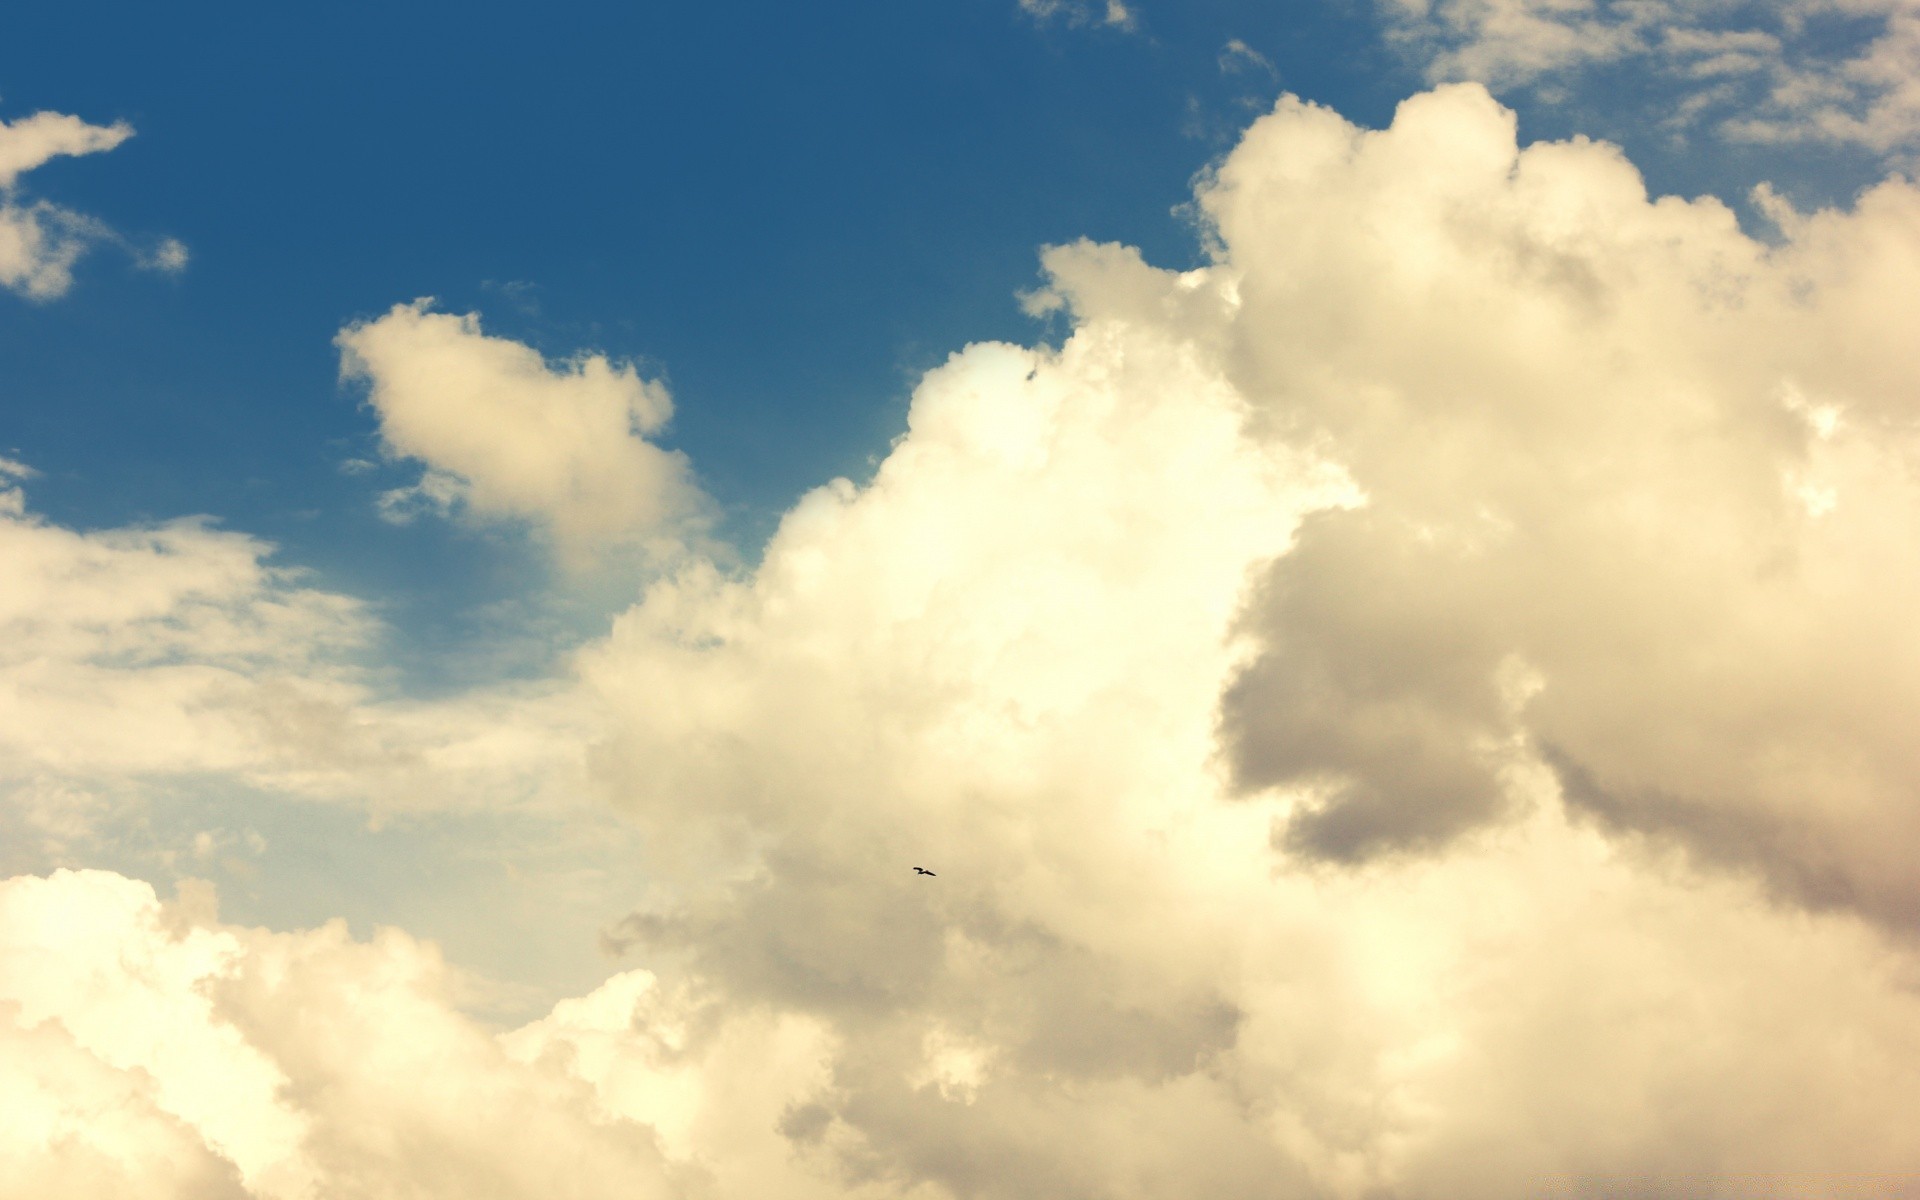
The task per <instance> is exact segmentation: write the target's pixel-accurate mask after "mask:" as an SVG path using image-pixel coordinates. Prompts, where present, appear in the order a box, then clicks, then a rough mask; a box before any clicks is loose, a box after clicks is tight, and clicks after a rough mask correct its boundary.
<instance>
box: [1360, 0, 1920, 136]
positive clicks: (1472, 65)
mask: <svg viewBox="0 0 1920 1200" xmlns="http://www.w3.org/2000/svg"><path fill="white" fill-rule="evenodd" d="M1379 6H1380V8H1381V10H1382V12H1383V16H1384V17H1385V19H1386V21H1387V24H1388V30H1389V33H1388V36H1389V39H1390V40H1391V41H1393V42H1395V43H1396V44H1398V45H1399V46H1400V48H1401V49H1402V50H1404V51H1405V52H1406V53H1408V54H1409V55H1410V56H1411V57H1413V58H1415V59H1416V60H1419V61H1422V62H1424V64H1425V68H1426V73H1427V75H1428V77H1429V78H1430V79H1432V80H1434V81H1435V82H1441V81H1447V80H1460V79H1473V80H1478V81H1480V82H1482V83H1485V84H1487V85H1488V86H1489V87H1492V88H1494V89H1496V90H1513V89H1520V88H1533V89H1536V90H1538V91H1542V92H1548V91H1550V92H1554V93H1560V94H1564V93H1566V91H1567V89H1568V86H1569V84H1570V83H1571V82H1572V81H1573V80H1574V79H1576V78H1577V77H1578V76H1580V75H1581V74H1582V73H1584V72H1586V71H1589V70H1591V69H1593V68H1599V67H1618V66H1628V65H1635V64H1638V65H1640V66H1643V67H1644V68H1645V69H1647V70H1648V71H1650V72H1651V73H1652V74H1653V76H1654V77H1655V78H1656V79H1657V80H1659V81H1660V82H1661V83H1662V84H1664V85H1667V86H1669V87H1673V86H1677V87H1679V88H1680V89H1681V90H1682V92H1683V93H1684V94H1683V95H1682V96H1681V98H1680V99H1679V100H1677V101H1676V102H1675V107H1674V111H1673V112H1672V113H1670V114H1669V116H1668V118H1667V119H1666V120H1665V121H1663V122H1662V123H1663V124H1664V125H1666V126H1668V127H1669V128H1676V127H1695V126H1700V127H1705V128H1710V129H1712V130H1714V131H1715V132H1717V133H1718V134H1719V135H1720V136H1722V137H1725V138H1727V139H1729V140H1733V141H1741V142H1749V143H1765V144H1784V143H1809V142H1810V143H1826V144H1829V145H1839V146H1851V147H1856V148H1860V149H1864V150H1866V151H1868V152H1870V153H1873V154H1877V155H1882V156H1886V157H1889V158H1892V159H1895V160H1897V161H1902V162H1904V161H1908V160H1911V159H1912V158H1913V156H1915V155H1916V154H1920V0H1782V2H1779V3H1771V4H1754V3H1721V4H1698V3H1690V2H1686V0H1432V2H1431V3H1429V2H1427V0H1379Z"/></svg>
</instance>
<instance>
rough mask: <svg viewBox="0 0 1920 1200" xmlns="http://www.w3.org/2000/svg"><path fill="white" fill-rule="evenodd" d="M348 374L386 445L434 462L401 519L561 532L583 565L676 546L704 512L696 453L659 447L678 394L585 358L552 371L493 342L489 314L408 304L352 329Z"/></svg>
mask: <svg viewBox="0 0 1920 1200" xmlns="http://www.w3.org/2000/svg"><path fill="white" fill-rule="evenodd" d="M336 344H337V345H338V346H339V347H340V353H341V370H342V374H343V375H345V376H346V377H347V378H350V379H356V380H364V381H365V382H366V384H367V386H368V397H369V400H370V401H371V403H372V405H373V408H374V411H375V412H376V413H377V414H378V415H379V418H380V435H381V439H382V441H383V444H384V446H385V448H386V450H387V451H388V453H390V454H392V455H393V456H395V457H398V458H406V459H417V460H419V461H420V462H422V463H424V464H425V465H426V476H425V478H424V479H423V480H422V481H421V482H420V483H419V484H418V485H416V486H415V487H412V488H407V489H403V490H402V491H400V492H396V493H390V494H389V495H388V497H387V500H386V504H387V507H388V509H389V511H390V512H393V513H395V514H396V515H404V514H405V513H406V512H407V511H409V509H410V508H411V507H413V506H417V505H420V504H425V505H428V506H430V507H437V508H439V509H441V510H442V511H447V510H449V509H450V508H452V507H453V506H456V505H457V506H459V507H461V508H462V509H464V510H465V511H466V512H468V513H470V514H471V515H473V516H474V517H476V518H479V519H483V520H499V519H514V520H520V521H526V522H532V523H534V524H536V525H538V526H539V527H541V528H543V529H547V530H550V531H551V532H552V534H553V536H554V538H555V539H556V540H557V542H558V544H559V545H560V547H561V549H562V550H563V552H564V553H565V554H566V555H568V556H569V558H571V559H573V560H575V561H583V560H586V559H589V558H592V557H594V556H596V555H597V554H598V553H599V552H600V551H601V550H602V549H604V548H605V547H607V546H609V545H621V544H629V543H632V542H634V541H636V540H641V541H644V540H646V539H649V538H653V539H658V538H662V537H670V536H671V535H672V534H673V533H674V532H675V530H676V528H678V527H682V526H684V525H685V523H686V522H687V521H688V520H689V519H690V518H691V517H693V516H695V515H696V514H697V513H698V512H699V510H700V509H701V497H700V493H699V491H698V489H697V488H696V487H695V486H694V484H693V482H692V479H691V475H690V473H689V470H688V465H687V461H686V457H685V456H684V455H682V454H680V453H678V452H676V451H671V450H664V449H662V448H660V447H659V446H657V445H655V444H653V443H652V442H650V441H648V440H647V435H648V434H652V433H657V432H658V431H659V430H660V429H661V428H662V427H663V426H665V424H666V422H667V418H668V417H669V416H671V415H672V413H673V400H672V398H671V397H670V396H669V395H668V392H667V389H666V386H665V385H664V384H661V383H659V382H658V381H655V380H649V379H643V378H641V376H640V374H639V372H638V371H637V370H636V369H635V368H634V367H633V366H632V365H630V364H625V363H613V362H610V361H608V359H607V358H606V357H605V356H603V355H597V354H595V355H587V354H583V355H580V356H579V357H577V358H575V359H573V360H572V361H570V362H566V363H562V364H559V365H557V366H556V365H550V364H549V363H548V362H547V361H546V360H545V359H543V358H542V357H541V356H540V354H539V352H538V351H536V350H534V349H532V348H531V347H529V346H525V345H522V344H521V343H519V342H514V341H510V340H508V339H506V338H498V337H489V336H487V335H486V334H484V333H482V332H481V330H480V320H479V318H478V317H477V316H475V315H472V314H468V315H466V316H454V315H452V314H449V313H437V312H433V311H432V310H431V308H430V307H429V302H428V301H424V300H422V301H416V302H414V303H412V304H402V305H397V306H395V308H394V309H393V310H392V311H391V312H389V313H387V314H386V315H385V316H382V317H380V318H379V319H377V320H373V321H366V322H362V323H360V324H357V325H353V326H350V327H348V328H347V329H344V330H342V331H341V333H340V336H339V338H338V339H337V340H336Z"/></svg>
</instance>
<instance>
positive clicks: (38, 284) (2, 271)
mask: <svg viewBox="0 0 1920 1200" xmlns="http://www.w3.org/2000/svg"><path fill="white" fill-rule="evenodd" d="M132 136H133V128H132V126H130V125H128V124H126V123H125V122H124V121H119V122H115V123H114V124H112V125H90V124H88V123H87V122H85V121H83V120H81V119H80V118H78V117H73V116H67V115H65V114H63V113H52V112H40V113H35V114H33V115H32V116H29V117H22V118H20V119H18V120H15V121H12V122H7V121H0V287H5V288H9V289H11V290H13V291H15V292H18V293H20V294H21V295H23V296H26V297H28V298H29V299H32V300H51V299H54V298H56V297H58V296H62V295H64V294H66V291H67V289H68V288H69V287H71V286H72V285H73V266H74V264H75V263H76V262H78V261H79V259H80V257H81V255H83V254H85V253H86V252H87V251H88V250H89V249H91V248H92V247H93V246H95V245H97V244H99V243H101V242H111V243H114V244H117V245H121V246H123V247H125V248H127V249H128V250H129V251H132V252H133V253H134V259H135V262H136V263H137V264H138V265H140V266H143V267H148V268H152V269H154V270H161V271H169V272H171V271H179V270H181V269H182V268H184V267H185V266H186V263H187V249H186V247H185V246H184V245H182V244H181V243H180V242H179V241H178V240H176V239H173V238H166V239H163V240H162V241H161V242H160V243H159V244H158V246H156V247H155V248H154V249H153V250H152V251H150V252H143V251H139V250H137V249H136V248H135V247H134V246H132V244H131V243H129V242H127V240H126V239H125V238H123V237H121V236H120V235H119V234H117V233H115V232H114V231H113V230H112V229H109V228H108V227H107V226H106V225H104V224H102V223H101V222H100V221H98V220H95V219H94V218H92V217H88V216H85V215H83V214H81V213H77V212H74V211H72V210H71V209H67V208H62V207H61V206H59V205H57V204H52V203H49V202H47V201H44V200H39V201H28V200H22V199H21V198H20V197H19V196H18V194H17V188H16V185H17V184H18V182H19V179H20V176H22V175H24V174H26V173H27V172H28V171H31V170H33V169H34V168H35V167H38V166H41V165H43V164H45V163H46V162H47V161H49V160H50V159H53V158H58V157H60V156H62V155H79V154H98V153H101V152H103V151H107V150H111V149H113V148H114V147H115V146H118V145H119V144H120V143H121V142H124V141H126V140H127V139H128V138H130V137H132Z"/></svg>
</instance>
